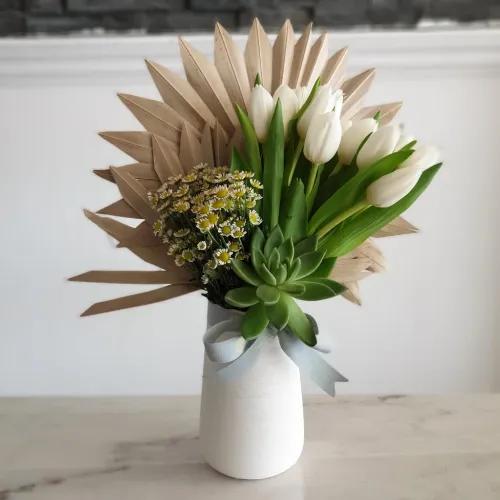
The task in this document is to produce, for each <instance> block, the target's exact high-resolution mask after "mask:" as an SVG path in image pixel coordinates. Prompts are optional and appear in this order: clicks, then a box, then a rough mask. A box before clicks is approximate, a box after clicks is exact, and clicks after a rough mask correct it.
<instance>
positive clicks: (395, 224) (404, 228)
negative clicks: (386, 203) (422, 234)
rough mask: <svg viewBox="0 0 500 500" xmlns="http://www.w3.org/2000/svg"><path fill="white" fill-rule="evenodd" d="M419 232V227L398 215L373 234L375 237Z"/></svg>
mask: <svg viewBox="0 0 500 500" xmlns="http://www.w3.org/2000/svg"><path fill="white" fill-rule="evenodd" d="M413 233H418V227H416V226H414V225H413V224H412V223H411V222H408V221H407V220H406V219H403V217H397V218H396V219H394V220H393V221H391V222H389V224H387V226H384V227H383V228H382V229H381V230H380V231H377V232H376V233H375V234H374V235H373V236H374V237H375V238H385V237H387V236H398V235H400V234H413Z"/></svg>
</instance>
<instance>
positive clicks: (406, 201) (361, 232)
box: [320, 164, 441, 257]
mask: <svg viewBox="0 0 500 500" xmlns="http://www.w3.org/2000/svg"><path fill="white" fill-rule="evenodd" d="M440 168H441V164H438V165H435V166H433V167H431V168H428V169H427V170H426V171H425V172H423V174H422V175H421V176H420V179H419V180H418V182H417V184H416V186H415V187H414V188H413V189H412V190H411V191H410V192H409V193H408V194H407V195H406V196H405V197H404V198H402V199H401V200H399V201H398V202H397V203H395V204H394V205H392V206H390V207H387V208H376V207H370V208H368V209H367V210H365V211H364V212H361V213H360V214H359V215H357V216H355V217H352V218H350V219H347V220H346V221H344V223H343V224H340V225H339V226H337V227H336V228H335V229H334V230H333V231H332V233H331V234H330V235H329V236H327V237H326V238H325V239H324V241H322V242H321V244H320V248H323V249H324V250H326V252H327V255H328V256H329V257H339V256H341V255H345V254H346V253H349V252H350V251H351V250H353V249H354V248H356V247H358V246H359V245H361V243H363V241H365V240H366V239H367V238H369V237H370V236H371V235H372V234H373V233H376V232H377V231H378V230H379V229H381V228H383V227H384V226H385V225H386V224H388V223H389V222H391V221H392V220H393V219H395V218H396V217H398V216H399V215H400V214H402V213H403V212H404V211H405V210H406V209H408V208H409V207H410V206H411V205H412V204H413V203H414V202H415V200H416V199H417V198H418V197H419V196H420V195H421V194H422V193H423V192H424V191H425V189H426V188H427V186H428V185H429V184H430V183H431V181H432V179H433V177H434V176H435V175H436V173H437V171H438V170H439V169H440Z"/></svg>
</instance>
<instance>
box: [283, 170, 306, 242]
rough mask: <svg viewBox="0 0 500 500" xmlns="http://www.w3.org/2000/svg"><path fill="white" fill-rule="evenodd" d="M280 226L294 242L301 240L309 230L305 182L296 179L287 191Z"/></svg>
mask: <svg viewBox="0 0 500 500" xmlns="http://www.w3.org/2000/svg"><path fill="white" fill-rule="evenodd" d="M280 226H281V227H282V228H283V235H284V237H285V238H292V240H293V241H294V242H296V241H299V240H301V239H302V238H304V237H305V236H306V232H307V208H306V195H305V192H304V184H303V183H302V181H301V180H300V179H295V180H294V181H293V184H292V186H291V187H290V189H289V190H288V191H287V194H286V196H285V199H284V201H283V205H282V207H281V210H280Z"/></svg>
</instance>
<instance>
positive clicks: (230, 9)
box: [0, 0, 500, 36]
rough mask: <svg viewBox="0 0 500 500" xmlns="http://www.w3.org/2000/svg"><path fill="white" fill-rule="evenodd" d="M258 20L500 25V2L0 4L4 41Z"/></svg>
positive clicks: (84, 0)
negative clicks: (490, 22) (6, 38)
mask: <svg viewBox="0 0 500 500" xmlns="http://www.w3.org/2000/svg"><path fill="white" fill-rule="evenodd" d="M255 16H258V17H259V18H260V19H261V20H262V22H263V24H264V25H265V26H266V28H275V27H277V26H279V25H280V24H281V23H282V22H283V20H284V19H286V18H287V17H288V18H290V19H291V20H292V22H293V23H294V25H296V26H297V28H299V27H301V26H303V25H305V24H306V23H308V22H309V21H314V23H315V24H316V25H317V26H328V27H334V28H335V27H341V28H346V27H350V26H359V25H373V26H381V27H393V26H394V27H412V26H415V25H416V24H417V23H418V22H419V21H420V20H422V19H423V18H425V19H436V20H438V19H451V20H453V21H457V22H461V23H469V22H474V21H477V22H486V21H488V20H492V19H500V0H0V36H2V35H3V36H8V35H25V34H36V33H47V34H60V33H71V32H81V31H90V32H93V33H97V34H98V33H102V32H123V31H130V30H140V31H142V32H147V33H161V32H167V31H200V30H211V29H212V28H213V24H214V21H215V20H219V21H221V22H222V24H224V25H225V26H227V27H228V28H230V29H232V30H237V29H240V28H241V29H243V28H245V27H247V26H248V25H249V23H250V22H251V20H252V19H253V17H255Z"/></svg>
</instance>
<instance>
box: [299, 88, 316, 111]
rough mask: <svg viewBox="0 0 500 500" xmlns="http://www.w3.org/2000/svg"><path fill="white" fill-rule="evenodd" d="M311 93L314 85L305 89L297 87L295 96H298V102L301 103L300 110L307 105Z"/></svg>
mask: <svg viewBox="0 0 500 500" xmlns="http://www.w3.org/2000/svg"><path fill="white" fill-rule="evenodd" d="M311 91H312V85H307V86H304V87H297V88H296V89H295V95H296V96H297V101H298V103H299V109H300V108H301V107H302V106H303V105H304V104H305V102H306V101H307V98H308V97H309V94H310V93H311Z"/></svg>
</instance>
